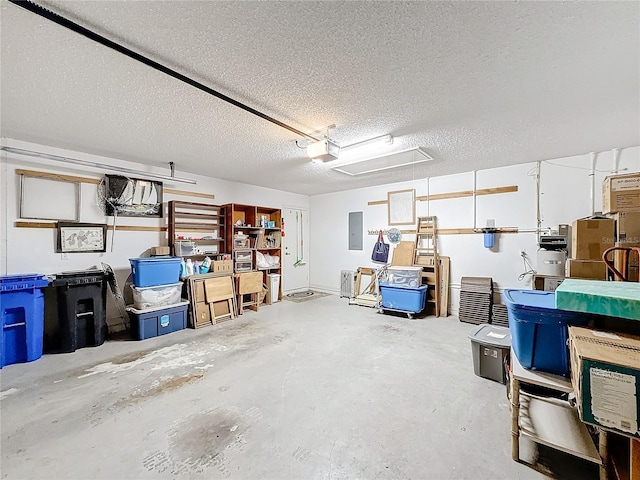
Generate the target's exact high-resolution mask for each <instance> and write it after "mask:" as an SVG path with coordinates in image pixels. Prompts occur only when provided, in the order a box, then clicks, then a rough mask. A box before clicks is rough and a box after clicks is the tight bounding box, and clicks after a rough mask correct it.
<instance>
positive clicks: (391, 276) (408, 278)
mask: <svg viewBox="0 0 640 480" xmlns="http://www.w3.org/2000/svg"><path fill="white" fill-rule="evenodd" d="M421 272H422V267H405V266H402V267H400V266H397V267H389V268H388V269H387V283H388V284H389V285H391V286H403V287H414V288H415V287H419V286H420V284H421V283H422V282H421V279H420V273H421Z"/></svg>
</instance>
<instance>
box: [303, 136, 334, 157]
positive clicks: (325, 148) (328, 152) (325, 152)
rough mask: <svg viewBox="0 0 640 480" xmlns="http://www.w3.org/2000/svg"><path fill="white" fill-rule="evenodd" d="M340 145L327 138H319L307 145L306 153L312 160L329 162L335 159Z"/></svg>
mask: <svg viewBox="0 0 640 480" xmlns="http://www.w3.org/2000/svg"><path fill="white" fill-rule="evenodd" d="M339 153H340V146H339V145H338V144H337V143H333V142H332V141H331V140H329V139H325V140H320V141H318V142H313V143H310V144H309V145H307V155H309V157H310V158H311V160H313V161H314V162H331V161H332V160H337V158H338V154H339Z"/></svg>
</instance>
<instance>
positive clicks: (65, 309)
mask: <svg viewBox="0 0 640 480" xmlns="http://www.w3.org/2000/svg"><path fill="white" fill-rule="evenodd" d="M52 285H53V287H54V288H55V290H56V299H57V304H58V335H57V336H58V340H59V342H57V343H58V345H56V347H57V348H54V349H55V350H58V351H61V352H73V351H75V350H76V349H78V348H83V347H95V346H98V345H102V344H103V343H104V341H105V340H106V338H107V320H106V312H105V310H106V304H107V278H106V274H105V273H104V272H103V271H102V270H86V271H79V272H64V273H58V274H56V278H55V280H54V281H53V282H52Z"/></svg>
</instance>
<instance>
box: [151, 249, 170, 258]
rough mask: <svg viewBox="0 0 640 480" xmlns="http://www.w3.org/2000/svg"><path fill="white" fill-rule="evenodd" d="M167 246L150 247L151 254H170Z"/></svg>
mask: <svg viewBox="0 0 640 480" xmlns="http://www.w3.org/2000/svg"><path fill="white" fill-rule="evenodd" d="M170 254H171V252H170V251H169V247H151V255H153V256H156V257H159V256H162V255H170Z"/></svg>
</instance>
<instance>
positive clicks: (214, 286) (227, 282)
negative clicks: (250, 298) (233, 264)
mask: <svg viewBox="0 0 640 480" xmlns="http://www.w3.org/2000/svg"><path fill="white" fill-rule="evenodd" d="M204 291H205V297H206V299H207V303H213V302H219V301H220V300H226V299H228V298H233V281H232V280H231V276H227V277H220V278H209V279H207V280H205V281H204Z"/></svg>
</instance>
